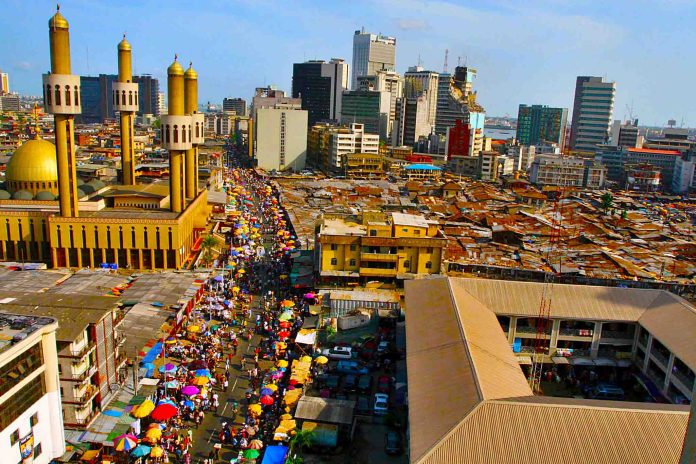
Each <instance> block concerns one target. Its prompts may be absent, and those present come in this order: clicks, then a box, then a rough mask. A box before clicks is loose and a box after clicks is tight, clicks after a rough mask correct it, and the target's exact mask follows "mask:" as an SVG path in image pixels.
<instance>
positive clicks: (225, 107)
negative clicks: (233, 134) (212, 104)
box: [222, 98, 247, 116]
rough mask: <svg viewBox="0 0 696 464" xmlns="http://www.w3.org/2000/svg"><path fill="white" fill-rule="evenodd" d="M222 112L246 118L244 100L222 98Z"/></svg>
mask: <svg viewBox="0 0 696 464" xmlns="http://www.w3.org/2000/svg"><path fill="white" fill-rule="evenodd" d="M222 111H225V112H228V111H234V112H235V114H236V115H237V116H246V115H247V104H246V100H244V99H243V98H224V99H223V100H222Z"/></svg>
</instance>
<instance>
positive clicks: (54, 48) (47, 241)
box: [0, 11, 210, 269]
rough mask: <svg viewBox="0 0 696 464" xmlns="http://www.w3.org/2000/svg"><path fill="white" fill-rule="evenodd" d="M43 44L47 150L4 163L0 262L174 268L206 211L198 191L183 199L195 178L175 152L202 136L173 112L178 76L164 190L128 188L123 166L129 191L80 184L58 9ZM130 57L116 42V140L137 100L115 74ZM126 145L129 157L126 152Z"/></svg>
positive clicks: (177, 76) (76, 83)
mask: <svg viewBox="0 0 696 464" xmlns="http://www.w3.org/2000/svg"><path fill="white" fill-rule="evenodd" d="M49 38H50V49H51V72H50V73H49V74H45V75H44V76H43V88H44V107H45V109H46V111H47V112H48V113H52V114H53V115H54V120H55V145H54V144H52V143H50V142H48V141H44V140H38V139H37V140H31V141H28V142H26V143H25V144H24V145H22V146H21V147H20V148H18V149H17V150H16V151H15V153H14V155H13V156H12V158H11V160H10V163H9V164H8V168H7V175H6V188H7V190H6V191H0V223H1V224H2V227H0V260H4V261H36V262H44V263H47V264H48V265H51V266H53V267H99V266H100V265H102V264H103V263H108V264H117V265H118V266H119V267H129V268H132V269H176V268H180V267H182V266H184V265H185V263H186V262H187V260H188V259H189V258H190V253H191V250H192V248H193V247H194V243H195V241H196V240H197V238H198V236H199V235H200V233H201V232H202V231H203V230H204V228H205V226H206V223H207V218H208V215H209V212H210V211H209V207H208V201H207V191H206V190H197V191H196V192H195V195H193V196H192V197H191V198H187V197H186V195H185V191H184V189H185V186H191V185H193V186H195V185H196V183H195V182H191V179H189V177H190V176H197V172H196V170H189V171H186V170H185V167H184V165H183V162H182V158H183V154H184V153H185V152H186V151H187V150H190V149H191V148H192V147H195V145H197V144H200V143H202V141H203V136H202V126H200V129H199V131H196V129H198V128H199V124H201V121H200V116H198V117H197V116H192V115H191V114H185V113H184V112H183V101H184V85H183V80H184V75H183V74H184V73H183V69H182V68H181V66H180V65H178V63H176V62H175V65H176V66H175V65H172V66H170V68H169V71H170V73H169V74H170V81H171V80H172V79H174V81H175V82H174V84H175V85H174V86H172V85H170V89H169V90H170V92H169V94H170V95H169V98H170V109H172V108H174V109H175V110H181V111H179V113H181V114H177V113H176V112H173V113H172V114H176V116H169V118H170V119H169V120H167V121H169V123H171V124H172V133H171V134H170V133H169V132H167V133H166V134H164V135H165V137H163V139H165V138H166V140H165V141H164V142H163V146H164V148H167V149H168V150H170V153H172V162H174V163H175V168H176V169H172V167H171V164H170V172H171V179H170V186H169V188H166V186H165V188H162V184H160V185H159V186H153V185H136V184H135V180H134V177H133V175H132V174H133V166H132V161H131V162H130V163H129V162H128V160H126V161H127V162H126V163H124V164H125V166H124V169H125V171H126V172H124V173H123V174H124V175H123V176H122V178H123V179H125V180H126V183H127V184H129V185H117V186H106V185H104V184H103V183H101V182H93V183H92V182H90V183H88V184H84V185H80V184H79V182H78V180H77V176H76V166H75V137H74V127H75V126H74V116H75V115H76V114H80V112H81V106H80V98H79V94H80V79H79V76H75V75H73V74H71V68H70V44H69V26H68V22H67V20H66V19H65V18H64V17H63V16H62V15H61V13H60V11H58V12H57V13H56V14H55V15H54V16H53V17H52V18H51V20H50V21H49ZM130 51H131V47H130V44H128V43H127V42H126V41H125V39H124V40H123V41H122V42H121V43H120V44H119V46H118V54H119V81H118V82H115V83H114V88H113V92H114V95H113V98H114V100H115V101H116V99H117V98H119V97H120V100H119V103H117V106H118V109H119V110H120V111H121V115H122V117H123V120H122V123H121V132H122V140H127V139H128V135H129V134H130V136H131V137H130V138H131V140H132V133H133V127H132V126H133V121H132V113H133V112H134V111H135V110H136V109H137V99H138V95H137V84H132V83H130V82H128V81H129V80H130V79H129V77H130V70H129V69H125V70H124V69H123V68H124V66H129V63H130ZM172 70H174V71H176V72H174V73H172ZM179 70H181V71H180V72H178V71H179ZM194 74H195V73H194V72H193V71H192V70H191V72H189V73H188V75H187V78H188V79H189V80H191V78H193V77H194ZM195 82H197V80H196V81H195ZM170 84H171V83H170ZM188 85H197V83H196V84H194V83H193V82H189V83H188ZM191 94H192V95H195V92H191ZM172 99H174V100H175V101H174V103H176V104H174V105H173V104H172V103H173V102H172ZM164 122H165V118H163V123H164ZM163 127H165V126H164V124H163ZM167 127H169V126H167ZM172 134H173V135H172ZM179 134H181V136H179ZM124 135H125V138H124ZM127 145H130V147H129V148H130V149H131V150H130V151H131V152H132V149H133V144H131V143H130V142H129V143H127ZM172 193H173V194H174V195H172ZM186 193H188V192H186ZM56 194H57V199H58V201H56ZM172 198H174V199H175V200H176V201H172Z"/></svg>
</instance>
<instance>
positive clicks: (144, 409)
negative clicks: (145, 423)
mask: <svg viewBox="0 0 696 464" xmlns="http://www.w3.org/2000/svg"><path fill="white" fill-rule="evenodd" d="M153 409H155V403H153V402H152V401H150V400H145V401H143V402H142V403H141V404H139V405H138V406H136V407H134V408H133V409H132V410H131V416H133V417H135V418H136V419H142V418H143V417H146V416H147V415H148V414H150V413H151V412H152V410H153Z"/></svg>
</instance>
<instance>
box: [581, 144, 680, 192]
mask: <svg viewBox="0 0 696 464" xmlns="http://www.w3.org/2000/svg"><path fill="white" fill-rule="evenodd" d="M682 157H683V155H682V152H680V151H679V150H661V149H656V148H622V147H610V146H602V147H600V149H599V152H598V153H597V156H596V158H595V159H596V160H597V161H598V162H599V163H601V164H603V165H605V166H606V167H607V178H608V179H609V180H611V181H614V182H619V183H621V182H622V181H623V179H624V178H625V172H626V166H627V165H637V164H640V165H645V164H649V165H652V166H654V167H656V168H658V169H659V170H660V177H661V184H662V187H663V188H667V189H669V188H671V186H672V180H673V178H674V173H675V169H676V166H677V161H678V160H679V159H681V158H682Z"/></svg>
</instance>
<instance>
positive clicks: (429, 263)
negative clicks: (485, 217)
mask: <svg viewBox="0 0 696 464" xmlns="http://www.w3.org/2000/svg"><path fill="white" fill-rule="evenodd" d="M316 230H317V235H316V237H315V246H314V249H315V259H316V269H317V270H318V273H319V277H320V279H321V280H322V281H323V282H340V283H343V284H347V283H350V282H362V283H365V282H367V281H371V280H381V281H385V282H392V283H396V282H399V281H403V280H404V279H412V278H417V277H423V276H425V275H428V274H439V273H440V272H441V262H442V248H443V247H444V246H445V244H446V239H445V238H444V237H443V236H442V233H441V232H440V231H439V230H438V227H437V221H429V220H426V219H425V218H424V217H423V216H419V215H412V214H402V213H388V214H386V213H381V212H367V211H366V212H363V213H362V215H361V216H356V217H332V216H327V215H324V216H323V217H322V218H321V219H320V220H319V222H318V225H317V228H316Z"/></svg>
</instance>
